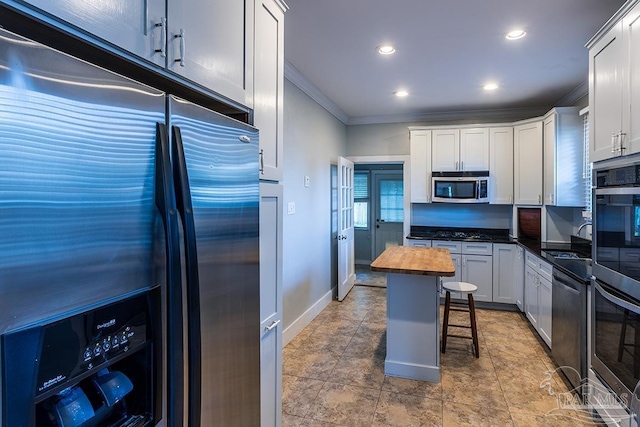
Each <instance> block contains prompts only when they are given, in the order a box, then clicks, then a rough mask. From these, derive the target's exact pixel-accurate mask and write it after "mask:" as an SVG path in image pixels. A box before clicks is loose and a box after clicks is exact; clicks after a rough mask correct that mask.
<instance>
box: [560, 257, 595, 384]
mask: <svg viewBox="0 0 640 427" xmlns="http://www.w3.org/2000/svg"><path fill="white" fill-rule="evenodd" d="M551 292H552V296H551V298H552V300H551V301H552V303H551V304H552V306H551V322H552V323H551V355H552V357H553V360H554V362H555V363H556V364H557V365H558V366H559V367H560V368H561V369H560V370H561V371H562V372H563V373H564V375H565V377H567V379H568V380H569V382H570V383H571V386H572V388H573V389H576V388H578V387H580V385H581V381H582V379H584V378H587V285H586V283H584V282H581V281H579V280H576V279H574V278H573V277H571V276H569V275H567V274H565V273H564V272H562V271H560V270H559V269H558V268H555V267H554V269H553V280H552V291H551Z"/></svg>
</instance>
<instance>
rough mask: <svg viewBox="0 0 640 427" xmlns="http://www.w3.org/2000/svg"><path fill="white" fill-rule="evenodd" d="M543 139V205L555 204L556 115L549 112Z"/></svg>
mask: <svg viewBox="0 0 640 427" xmlns="http://www.w3.org/2000/svg"><path fill="white" fill-rule="evenodd" d="M542 126H543V137H542V139H543V141H544V180H543V181H544V191H543V193H542V194H543V201H544V204H545V205H555V200H556V172H557V171H556V116H555V114H551V115H550V116H549V117H547V118H546V119H545V120H544V122H543V124H542Z"/></svg>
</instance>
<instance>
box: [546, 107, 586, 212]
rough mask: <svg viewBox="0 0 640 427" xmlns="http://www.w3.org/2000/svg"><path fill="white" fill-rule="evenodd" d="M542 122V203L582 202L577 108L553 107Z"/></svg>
mask: <svg viewBox="0 0 640 427" xmlns="http://www.w3.org/2000/svg"><path fill="white" fill-rule="evenodd" d="M543 126H544V136H543V139H544V204H545V205H552V206H575V207H579V206H584V205H585V200H584V189H583V187H582V176H583V170H584V143H583V139H582V138H583V135H582V133H583V122H582V117H580V115H579V112H578V108H573V107H566V108H554V109H553V110H551V111H550V112H549V113H548V114H547V115H546V116H545V118H544V122H543Z"/></svg>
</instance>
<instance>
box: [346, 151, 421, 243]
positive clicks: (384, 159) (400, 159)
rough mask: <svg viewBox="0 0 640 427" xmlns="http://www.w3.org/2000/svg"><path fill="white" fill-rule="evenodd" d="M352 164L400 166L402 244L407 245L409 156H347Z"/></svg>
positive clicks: (409, 209)
mask: <svg viewBox="0 0 640 427" xmlns="http://www.w3.org/2000/svg"><path fill="white" fill-rule="evenodd" d="M347 159H349V160H351V161H352V162H353V163H354V164H358V163H368V164H384V163H388V164H401V165H402V180H403V182H404V185H403V187H404V222H403V226H402V228H403V235H404V237H403V239H402V242H403V243H402V244H403V245H405V246H406V245H407V236H408V235H409V233H410V232H411V197H410V195H411V162H410V159H411V156H409V155H390V156H348V157H347Z"/></svg>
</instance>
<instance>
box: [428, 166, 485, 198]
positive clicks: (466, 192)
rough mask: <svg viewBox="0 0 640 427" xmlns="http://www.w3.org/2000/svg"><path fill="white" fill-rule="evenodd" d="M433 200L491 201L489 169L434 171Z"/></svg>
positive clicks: (432, 182) (432, 176) (432, 175)
mask: <svg viewBox="0 0 640 427" xmlns="http://www.w3.org/2000/svg"><path fill="white" fill-rule="evenodd" d="M431 184H432V185H431V201H432V202H444V203H489V171H477V172H432V173H431Z"/></svg>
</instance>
